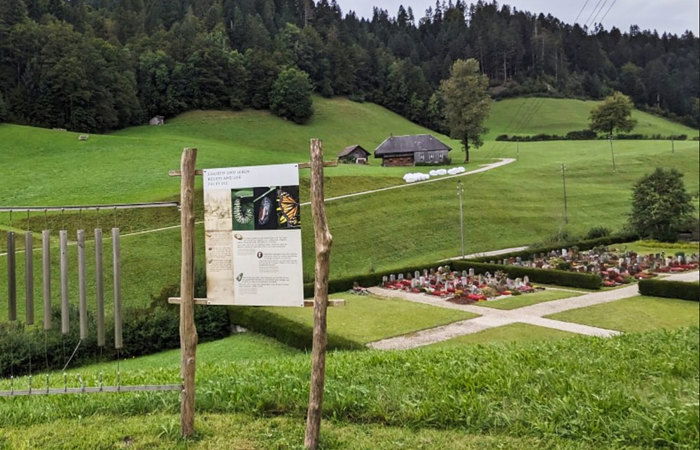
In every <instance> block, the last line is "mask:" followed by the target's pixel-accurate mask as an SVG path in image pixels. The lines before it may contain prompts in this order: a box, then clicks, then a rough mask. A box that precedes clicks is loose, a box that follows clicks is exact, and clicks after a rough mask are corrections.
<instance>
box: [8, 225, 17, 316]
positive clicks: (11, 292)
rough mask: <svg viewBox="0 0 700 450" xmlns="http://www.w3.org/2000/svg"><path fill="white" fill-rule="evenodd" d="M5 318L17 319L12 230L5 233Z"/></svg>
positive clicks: (13, 237)
mask: <svg viewBox="0 0 700 450" xmlns="http://www.w3.org/2000/svg"><path fill="white" fill-rule="evenodd" d="M7 320H17V269H16V268H15V233H14V232H13V231H10V232H9V233H7Z"/></svg>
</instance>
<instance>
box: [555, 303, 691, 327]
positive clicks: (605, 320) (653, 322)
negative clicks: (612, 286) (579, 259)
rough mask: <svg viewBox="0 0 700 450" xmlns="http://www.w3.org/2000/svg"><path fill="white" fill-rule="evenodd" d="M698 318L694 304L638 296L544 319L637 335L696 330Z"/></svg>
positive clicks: (573, 310)
mask: <svg viewBox="0 0 700 450" xmlns="http://www.w3.org/2000/svg"><path fill="white" fill-rule="evenodd" d="M699 314H700V309H699V305H698V302H693V301H688V300H678V299H672V298H660V297H647V296H642V295H640V296H636V297H630V298H625V299H622V300H616V301H614V302H610V303H604V304H601V305H594V306H589V307H587V308H580V309H572V310H570V311H564V312H561V313H557V314H553V315H551V316H548V318H549V319H555V320H562V321H564V322H574V323H580V324H583V325H590V326H594V327H600V328H607V329H609V330H618V331H624V332H640V331H649V330H656V329H659V328H666V329H668V328H678V327H686V326H698V324H699V323H700V318H699Z"/></svg>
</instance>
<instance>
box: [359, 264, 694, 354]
mask: <svg viewBox="0 0 700 450" xmlns="http://www.w3.org/2000/svg"><path fill="white" fill-rule="evenodd" d="M664 279H666V280H672V281H695V280H697V279H698V272H697V271H694V272H687V273H679V274H673V275H669V276H666V277H664ZM369 291H370V292H371V293H372V294H374V295H377V296H380V297H392V298H401V299H404V300H408V301H411V302H416V303H423V304H426V305H432V306H436V307H439V308H447V309H458V310H461V311H467V312H470V313H474V314H479V316H480V317H476V318H474V319H468V320H462V321H459V322H454V323H451V324H449V325H444V326H440V327H435V328H430V329H427V330H422V331H418V332H415V333H410V334H405V335H402V336H396V337H393V338H388V339H382V340H379V341H375V342H370V343H369V344H367V346H368V347H370V348H374V349H379V350H399V349H409V348H416V347H421V346H424V345H429V344H434V343H436V342H441V341H445V340H448V339H452V338H454V337H457V336H462V335H465V334H472V333H477V332H479V331H483V330H486V329H489V328H494V327H500V326H503V325H508V324H511V323H527V324H530V325H536V326H540V327H546V328H553V329H556V330H562V331H568V332H571V333H577V334H584V335H588V336H602V337H609V336H615V335H617V334H620V332H619V331H615V330H607V329H605V328H598V327H591V326H588V325H581V324H577V323H571V322H563V321H561V320H553V319H547V318H545V317H544V316H549V315H551V314H556V313H559V312H562V311H568V310H570V309H578V308H585V307H587V306H593V305H599V304H603V303H608V302H613V301H616V300H620V299H623V298H628V297H634V296H635V295H638V294H639V290H638V288H637V285H632V286H627V287H624V288H620V289H613V290H609V291H604V292H593V293H589V294H585V295H581V296H578V297H569V298H564V299H561V300H552V301H549V302H543V303H537V304H535V305H530V306H524V307H522V308H517V309H512V310H499V309H494V308H484V307H481V306H474V305H457V304H454V303H450V302H447V301H445V300H442V299H440V298H438V297H433V296H430V295H425V294H414V293H412V292H405V291H394V290H391V289H384V288H380V287H371V288H369Z"/></svg>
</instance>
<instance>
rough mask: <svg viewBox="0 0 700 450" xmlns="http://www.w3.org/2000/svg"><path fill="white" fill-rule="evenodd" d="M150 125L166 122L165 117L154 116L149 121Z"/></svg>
mask: <svg viewBox="0 0 700 450" xmlns="http://www.w3.org/2000/svg"><path fill="white" fill-rule="evenodd" d="M148 124H149V125H163V124H165V117H163V116H153V117H152V118H151V120H149V121H148Z"/></svg>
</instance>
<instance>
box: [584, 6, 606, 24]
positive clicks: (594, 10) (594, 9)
mask: <svg viewBox="0 0 700 450" xmlns="http://www.w3.org/2000/svg"><path fill="white" fill-rule="evenodd" d="M601 1H603V0H598V3H596V4H595V6H594V7H593V11H591V14H590V15H589V16H588V19H586V22H584V25H583V26H584V27H586V26H588V22H589V21H590V20H591V17H593V13H595V12H596V10H597V9H598V6H600V2H601Z"/></svg>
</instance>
